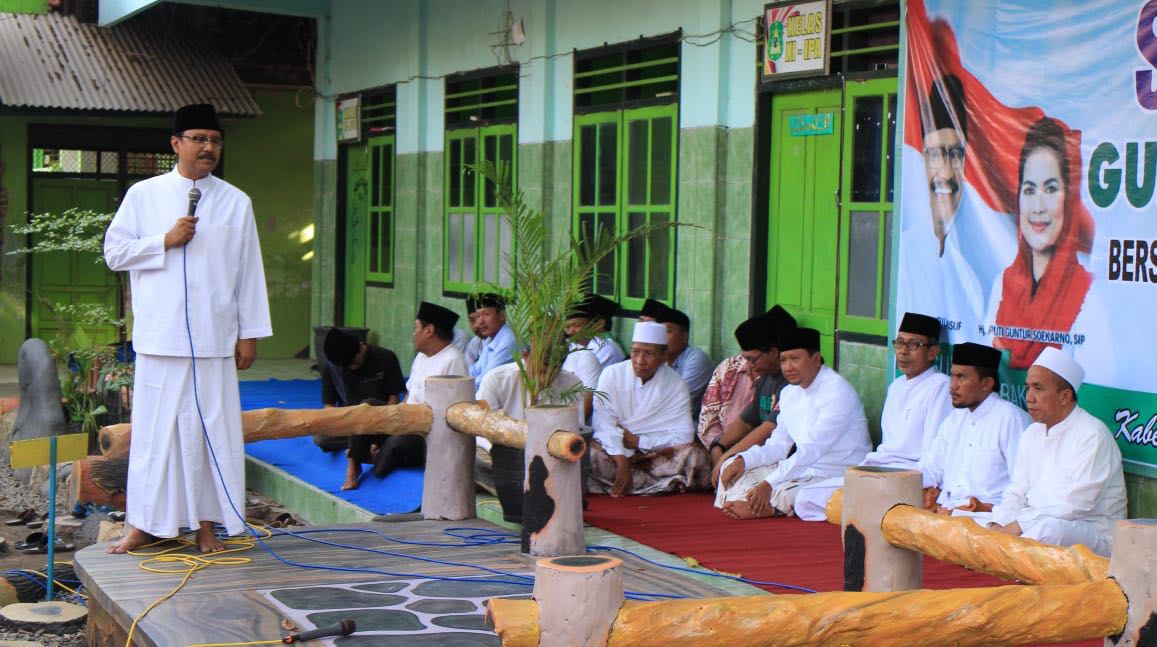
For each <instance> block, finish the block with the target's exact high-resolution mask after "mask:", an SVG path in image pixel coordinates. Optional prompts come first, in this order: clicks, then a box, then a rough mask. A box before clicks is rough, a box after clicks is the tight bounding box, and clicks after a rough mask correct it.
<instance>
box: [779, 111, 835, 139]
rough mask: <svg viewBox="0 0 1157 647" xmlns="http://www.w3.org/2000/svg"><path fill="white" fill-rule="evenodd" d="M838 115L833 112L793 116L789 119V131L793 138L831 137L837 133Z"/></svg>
mask: <svg viewBox="0 0 1157 647" xmlns="http://www.w3.org/2000/svg"><path fill="white" fill-rule="evenodd" d="M835 125H836V115H835V113H831V112H821V113H819V114H814V115H792V116H790V117H788V119H787V126H788V130H789V131H790V132H791V136H792V137H807V136H808V135H830V134H832V133H834V132H835Z"/></svg>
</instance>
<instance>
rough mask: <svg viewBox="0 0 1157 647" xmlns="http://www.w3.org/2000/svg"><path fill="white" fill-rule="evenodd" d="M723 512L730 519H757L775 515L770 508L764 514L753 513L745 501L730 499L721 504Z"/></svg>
mask: <svg viewBox="0 0 1157 647" xmlns="http://www.w3.org/2000/svg"><path fill="white" fill-rule="evenodd" d="M723 514H725V515H727V516H729V517H731V518H732V519H758V518H761V517H773V516H775V510H774V508H772V509H771V510H770V511H769V512H767V513H766V514H761V515H755V514H753V513H752V512H751V507H750V506H749V505H748V504H747V502H746V501H731V502H729V503H725V504H724V505H723Z"/></svg>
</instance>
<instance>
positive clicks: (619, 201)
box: [572, 104, 679, 310]
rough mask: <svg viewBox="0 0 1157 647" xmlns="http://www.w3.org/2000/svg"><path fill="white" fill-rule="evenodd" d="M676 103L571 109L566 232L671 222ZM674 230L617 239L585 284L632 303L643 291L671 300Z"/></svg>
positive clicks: (618, 231) (589, 236) (622, 230)
mask: <svg viewBox="0 0 1157 647" xmlns="http://www.w3.org/2000/svg"><path fill="white" fill-rule="evenodd" d="M678 123H679V120H678V107H677V106H676V105H675V104H666V105H660V106H649V107H644V108H634V109H627V110H615V111H609V112H599V113H591V114H585V115H576V116H575V131H574V141H575V150H574V164H573V168H574V195H573V197H572V202H573V207H574V209H573V213H574V214H575V215H574V224H573V233H574V235H575V236H576V237H577V238H578V239H579V240H583V241H588V242H593V241H594V240H596V239H597V238H598V237H599V236H601V235H603V233H602V232H604V231H605V232H608V234H609V235H612V236H622V235H625V234H626V233H628V232H630V231H632V230H634V229H637V228H639V227H644V226H647V225H652V224H665V223H671V222H674V221H675V219H676V211H675V205H676V200H675V187H676V179H677V174H676V159H677V158H676V154H677V151H676V148H677V143H678ZM674 286H675V230H674V228H667V229H661V230H658V231H654V232H652V233H650V234H648V235H646V236H642V237H639V238H635V239H633V240H631V241H628V242H626V243H623V244H622V245H621V246H620V247H619V248H618V249H616V250H615V252H614V253H613V254H611V255H609V256H608V257H607V258H604V259H603V261H602V262H600V263H599V265H598V267H597V268H596V271H595V274H594V276H592V277H591V289H592V290H593V291H594V292H596V293H598V294H601V295H604V296H607V297H611V298H614V299H617V300H618V301H619V303H620V304H621V305H622V306H623V307H624V308H627V309H636V310H637V309H639V308H641V307H642V306H643V301H644V300H645V299H647V298H652V299H657V300H660V301H663V302H666V303H671V302H672V300H673V298H674Z"/></svg>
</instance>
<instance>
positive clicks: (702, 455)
mask: <svg viewBox="0 0 1157 647" xmlns="http://www.w3.org/2000/svg"><path fill="white" fill-rule="evenodd" d="M666 344H667V329H666V327H664V326H663V325H662V324H659V323H654V322H648V321H640V322H638V323H636V324H635V332H634V336H633V337H632V340H631V360H630V361H629V362H619V363H618V364H614V365H612V366H610V367H608V368H607V369H606V370H604V371H603V374H602V375H601V376H600V377H599V391H600V392H601V393H602V394H604V395H605V397H601V396H600V397H596V398H595V403H594V417H593V426H594V430H595V431H594V442H593V443H591V448H590V454H591V474H590V479H589V481H588V488H589V490H590V491H591V492H599V493H603V492H609V493H610V494H611V496H624V495H626V494H660V493H663V492H673V491H679V490H684V489H688V490H689V489H702V488H705V487H706V486H707V477H708V472H709V470H708V464H707V452H706V451H704V450H703V447H702V446H701V445H700V444H699V443H698V442H696V441H695V426H694V425H693V424H692V422H691V405H690V396H689V395H688V393H687V385H686V383H684V382H683V378H682V377H680V376H679V374H678V373H677V372H675V369H673V368H671V367H670V366H669V365H668V364H667V363H666V361H665V359H664V355H663V352H664V349H665V346H666Z"/></svg>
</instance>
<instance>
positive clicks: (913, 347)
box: [892, 339, 932, 352]
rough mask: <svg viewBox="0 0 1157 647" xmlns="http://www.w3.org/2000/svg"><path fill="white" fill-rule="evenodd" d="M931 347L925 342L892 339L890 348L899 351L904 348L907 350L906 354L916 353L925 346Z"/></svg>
mask: <svg viewBox="0 0 1157 647" xmlns="http://www.w3.org/2000/svg"><path fill="white" fill-rule="evenodd" d="M931 345H932V344H929V343H928V342H926V341H916V340H915V339H907V340H905V339H893V340H892V348H895V349H896V350H900V349H901V348H906V349H907V350H908V352H912V351H917V350H920V349H921V348H924V347H925V346H931Z"/></svg>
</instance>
